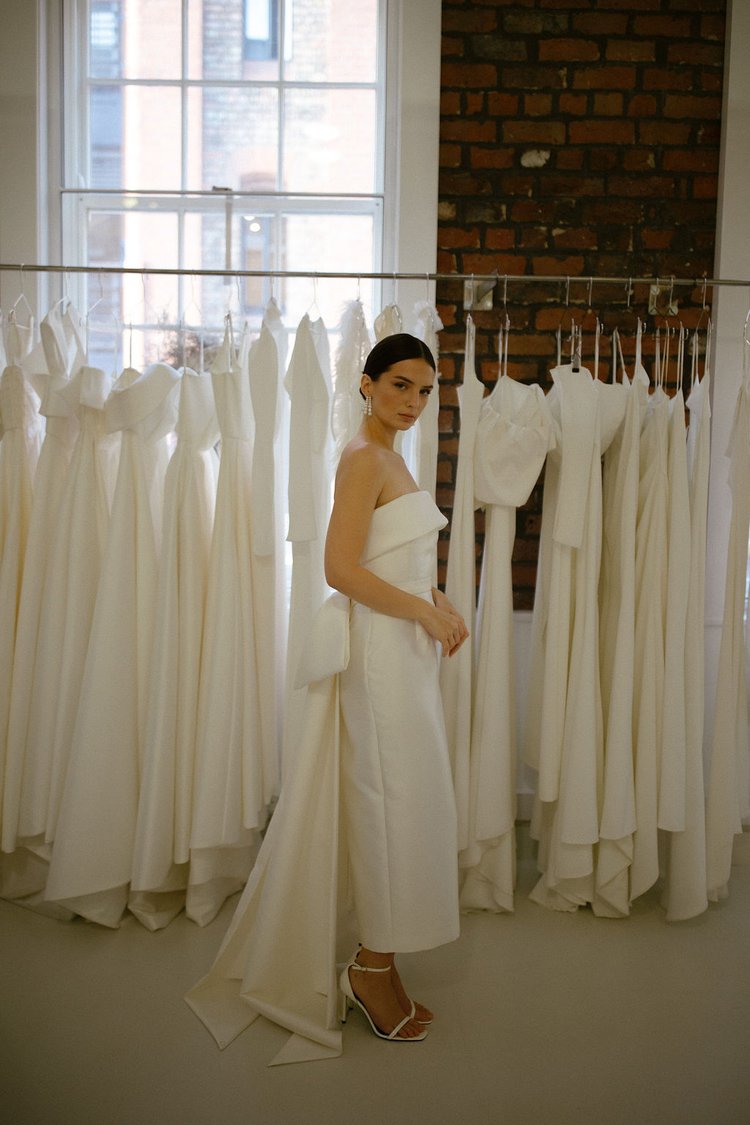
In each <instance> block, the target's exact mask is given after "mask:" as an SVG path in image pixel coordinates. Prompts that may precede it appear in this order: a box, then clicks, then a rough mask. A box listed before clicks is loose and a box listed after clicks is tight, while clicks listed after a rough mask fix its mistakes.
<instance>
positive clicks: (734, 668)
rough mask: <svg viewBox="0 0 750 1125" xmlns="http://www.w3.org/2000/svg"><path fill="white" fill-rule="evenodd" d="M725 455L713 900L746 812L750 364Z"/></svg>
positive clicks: (710, 877)
mask: <svg viewBox="0 0 750 1125" xmlns="http://www.w3.org/2000/svg"><path fill="white" fill-rule="evenodd" d="M727 456H728V457H729V459H730V464H729V486H730V488H731V491H732V517H731V522H730V524H729V546H728V551H727V572H726V586H725V593H724V619H723V622H722V631H721V645H720V648H719V670H718V684H717V689H716V704H715V714H714V728H713V734H712V739H711V767H710V775H709V783H708V802H707V809H706V868H707V870H706V883H707V887H708V897H709V899H710V900H711V901H712V902H718V901H719V900H720V899H722V898H726V896H727V894H728V890H727V885H728V883H729V872H730V868H731V866H732V845H733V842H734V837H735V835H736V834H737V833H739V832H741V831H742V821H743V818H746V817H747V816H748V814H749V813H750V808H748V805H749V804H750V787H749V784H748V779H749V775H750V761H749V760H748V758H749V753H750V752H749V749H748V747H749V746H750V742H749V739H750V729H749V727H748V690H747V677H746V660H747V657H746V651H745V621H744V615H745V584H746V581H747V577H746V575H747V544H748V531H749V530H750V365H746V369H745V371H744V373H743V378H742V384H741V386H740V390H739V393H738V395H737V404H736V407H735V414H734V423H733V426H732V434H731V437H730V439H729V448H728V450H727Z"/></svg>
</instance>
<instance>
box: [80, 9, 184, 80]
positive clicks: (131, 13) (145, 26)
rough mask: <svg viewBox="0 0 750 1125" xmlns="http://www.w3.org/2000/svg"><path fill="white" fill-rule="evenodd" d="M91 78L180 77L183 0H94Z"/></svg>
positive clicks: (90, 60) (90, 10)
mask: <svg viewBox="0 0 750 1125" xmlns="http://www.w3.org/2000/svg"><path fill="white" fill-rule="evenodd" d="M89 74H90V75H91V77H92V78H172V79H178V78H181V77H182V3H181V0H158V2H157V3H154V0H91V2H90V4H89Z"/></svg>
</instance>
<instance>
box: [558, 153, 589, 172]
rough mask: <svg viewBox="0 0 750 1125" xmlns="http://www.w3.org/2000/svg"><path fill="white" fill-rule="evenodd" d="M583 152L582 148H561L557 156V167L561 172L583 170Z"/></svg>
mask: <svg viewBox="0 0 750 1125" xmlns="http://www.w3.org/2000/svg"><path fill="white" fill-rule="evenodd" d="M583 156H584V153H583V150H582V149H580V148H561V149H560V150H559V152H557V153H556V154H555V166H556V167H557V168H558V169H559V170H560V171H568V172H575V171H577V170H578V169H579V168H583Z"/></svg>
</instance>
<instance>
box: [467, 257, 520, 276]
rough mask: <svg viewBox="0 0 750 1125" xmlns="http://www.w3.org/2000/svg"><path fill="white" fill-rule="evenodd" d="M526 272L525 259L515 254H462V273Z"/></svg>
mask: <svg viewBox="0 0 750 1125" xmlns="http://www.w3.org/2000/svg"><path fill="white" fill-rule="evenodd" d="M495 272H497V273H512V274H523V273H526V259H525V258H523V257H521V256H520V255H517V254H497V255H496V254H464V261H463V273H482V274H484V273H487V274H489V273H495Z"/></svg>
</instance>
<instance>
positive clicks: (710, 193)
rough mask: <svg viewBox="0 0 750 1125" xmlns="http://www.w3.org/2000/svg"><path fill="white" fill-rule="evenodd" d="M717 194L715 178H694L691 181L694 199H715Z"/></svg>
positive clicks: (717, 185) (716, 179)
mask: <svg viewBox="0 0 750 1125" xmlns="http://www.w3.org/2000/svg"><path fill="white" fill-rule="evenodd" d="M718 193H719V182H718V178H717V177H716V176H696V177H695V179H694V180H693V198H694V199H715V198H716V196H717V195H718Z"/></svg>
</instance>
